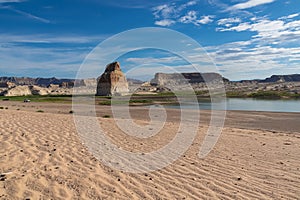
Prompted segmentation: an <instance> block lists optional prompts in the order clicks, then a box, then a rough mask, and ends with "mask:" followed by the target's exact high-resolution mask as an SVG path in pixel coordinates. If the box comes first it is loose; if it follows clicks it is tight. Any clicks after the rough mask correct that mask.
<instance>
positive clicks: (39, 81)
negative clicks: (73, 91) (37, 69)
mask: <svg viewBox="0 0 300 200" xmlns="http://www.w3.org/2000/svg"><path fill="white" fill-rule="evenodd" d="M74 81H75V79H57V78H55V77H52V78H30V77H0V83H6V82H11V83H14V84H16V85H38V86H41V87H48V86H49V85H50V84H55V85H61V86H62V85H70V86H73V85H74Z"/></svg>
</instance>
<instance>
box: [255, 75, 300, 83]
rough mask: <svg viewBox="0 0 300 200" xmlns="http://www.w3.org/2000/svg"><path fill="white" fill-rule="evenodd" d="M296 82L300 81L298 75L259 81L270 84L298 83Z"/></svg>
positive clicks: (273, 76)
mask: <svg viewBox="0 0 300 200" xmlns="http://www.w3.org/2000/svg"><path fill="white" fill-rule="evenodd" d="M298 81H300V74H290V75H272V76H271V77H269V78H266V79H264V80H261V81H260V82H264V83H272V82H298Z"/></svg>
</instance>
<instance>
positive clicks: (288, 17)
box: [279, 13, 299, 20]
mask: <svg viewBox="0 0 300 200" xmlns="http://www.w3.org/2000/svg"><path fill="white" fill-rule="evenodd" d="M298 16H299V13H294V14H290V15H288V16H283V17H280V18H279V19H283V20H285V19H293V18H295V17H298Z"/></svg>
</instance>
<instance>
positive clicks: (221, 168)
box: [0, 102, 300, 199]
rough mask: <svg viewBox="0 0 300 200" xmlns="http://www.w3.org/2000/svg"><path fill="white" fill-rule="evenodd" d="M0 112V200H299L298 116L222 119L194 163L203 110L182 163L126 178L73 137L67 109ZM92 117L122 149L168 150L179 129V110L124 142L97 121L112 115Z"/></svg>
mask: <svg viewBox="0 0 300 200" xmlns="http://www.w3.org/2000/svg"><path fill="white" fill-rule="evenodd" d="M4 104H5V105H4ZM1 106H3V107H4V108H5V107H8V109H1V110H0V116H1V118H0V147H1V148H0V173H1V177H0V180H1V181H0V199H25V198H30V199H216V198H220V199H253V198H259V199H270V198H271V199H280V198H285V199H297V198H299V196H300V192H299V185H300V169H299V166H300V155H299V149H300V134H299V132H300V131H299V129H300V127H299V115H300V114H298V113H293V114H291V113H261V112H228V115H227V119H226V124H225V127H224V130H223V132H222V135H221V137H220V139H219V141H218V143H217V145H216V146H215V148H214V149H213V151H212V152H211V153H210V154H209V156H208V157H206V158H205V159H199V158H198V156H197V153H198V152H199V148H200V144H201V143H202V141H203V138H204V136H205V133H206V130H207V124H206V123H205V122H207V121H208V119H209V116H210V115H209V111H204V112H203V113H202V115H201V116H202V117H201V121H202V122H203V123H202V124H200V126H199V130H198V134H197V137H196V139H195V141H194V142H193V145H191V147H190V148H189V150H188V151H187V152H186V153H185V154H184V155H183V156H181V157H180V158H179V159H178V160H177V161H175V162H174V163H173V164H171V165H169V166H168V167H166V168H164V169H161V170H158V171H155V172H151V173H143V174H131V173H125V172H121V171H117V170H114V169H111V168H109V167H106V166H105V165H103V164H102V163H101V162H99V161H98V160H96V159H95V158H94V157H93V156H92V155H91V154H90V153H89V152H88V151H87V148H86V147H85V146H83V145H82V143H81V141H80V140H79V137H78V135H77V132H76V129H75V125H74V120H73V117H72V115H71V114H69V111H70V110H71V107H70V105H69V104H51V103H33V102H32V103H30V104H24V103H22V102H3V103H2V105H1ZM17 109H20V110H17ZM37 110H43V111H44V113H40V112H36V111H37ZM97 110H99V112H98V115H99V116H100V117H99V120H100V123H101V126H102V127H103V128H104V129H105V130H106V131H107V133H108V136H109V137H111V139H112V140H113V141H114V142H115V143H116V144H117V145H119V146H121V147H122V148H123V149H126V150H132V151H138V152H150V151H152V150H155V149H157V148H159V147H161V146H163V145H165V144H166V143H168V142H169V141H170V139H172V137H173V136H174V133H175V132H176V130H177V128H178V117H176V116H177V114H178V111H176V110H171V109H170V110H168V115H170V117H169V118H168V121H167V123H166V126H165V128H164V129H163V131H162V132H161V133H159V134H158V135H157V136H154V137H152V138H150V139H146V140H144V139H136V138H134V137H126V139H124V137H125V136H124V135H123V134H120V133H119V132H120V130H119V129H118V128H117V127H116V126H115V125H114V121H113V119H112V118H108V119H106V118H102V117H101V116H103V115H111V113H110V109H109V107H108V106H101V107H99V109H98V108H97ZM133 110H134V111H133V112H132V116H133V118H135V119H137V120H138V123H140V124H143V123H147V122H146V120H147V114H145V108H140V107H134V108H133ZM297 117H298V118H297ZM297 122H298V123H297Z"/></svg>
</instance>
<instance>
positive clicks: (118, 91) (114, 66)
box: [96, 62, 129, 96]
mask: <svg viewBox="0 0 300 200" xmlns="http://www.w3.org/2000/svg"><path fill="white" fill-rule="evenodd" d="M128 92H129V89H128V82H127V80H126V77H125V75H124V73H123V72H122V71H121V67H120V63H119V62H113V63H110V64H108V65H107V66H106V69H105V71H104V73H103V74H102V75H101V76H100V78H98V83H97V94H96V95H98V96H113V95H125V94H127V93H128Z"/></svg>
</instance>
